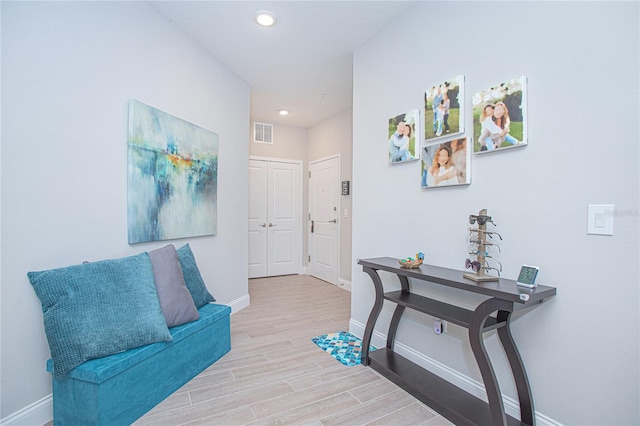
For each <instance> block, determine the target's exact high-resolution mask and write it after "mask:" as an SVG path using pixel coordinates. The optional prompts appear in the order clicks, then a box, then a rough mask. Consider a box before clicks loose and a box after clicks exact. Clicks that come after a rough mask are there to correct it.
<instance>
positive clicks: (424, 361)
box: [349, 318, 562, 426]
mask: <svg viewBox="0 0 640 426" xmlns="http://www.w3.org/2000/svg"><path fill="white" fill-rule="evenodd" d="M364 329H365V325H364V324H362V323H360V322H359V321H356V320H354V319H353V318H351V320H350V321H349V333H351V334H353V335H355V336H359V337H362V336H363V335H364ZM371 345H373V346H375V347H376V348H384V347H385V346H386V345H387V336H386V335H384V334H382V333H380V332H379V331H376V330H374V331H373V335H372V336H371ZM394 351H395V352H397V353H398V354H399V355H402V356H403V357H405V358H406V359H408V360H409V361H412V362H414V363H416V364H418V365H419V366H421V367H422V368H424V369H426V370H428V371H429V372H431V373H433V374H436V375H438V376H439V377H441V378H443V379H444V380H446V381H448V382H449V383H451V384H454V385H456V386H457V387H459V388H460V389H463V390H465V391H467V392H469V393H470V394H472V395H474V396H476V397H477V398H480V399H482V400H483V401H485V402H486V401H487V393H486V391H485V389H484V385H483V384H482V383H480V382H478V381H477V380H474V379H472V378H471V377H468V376H465V375H464V374H461V373H460V372H458V371H456V370H454V369H452V368H450V367H448V366H446V365H444V364H442V363H440V362H438V361H436V360H434V359H432V358H429V357H428V356H426V355H425V354H423V353H420V352H418V351H416V350H415V349H413V348H411V347H410V346H407V345H405V344H403V343H401V342H399V341H397V340H396V341H395V343H394ZM502 400H503V402H504V410H505V412H506V413H507V414H508V415H510V416H511V417H513V418H515V419H519V418H520V404H519V403H518V401H517V400H515V399H513V398H511V397H508V396H505V395H502ZM535 416H536V423H537V424H538V425H539V426H562V423H559V422H557V421H555V420H553V419H551V418H549V417H547V416H545V415H544V414H541V413H539V412H537V411H536V413H535Z"/></svg>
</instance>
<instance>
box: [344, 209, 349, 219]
mask: <svg viewBox="0 0 640 426" xmlns="http://www.w3.org/2000/svg"><path fill="white" fill-rule="evenodd" d="M344 217H349V210H348V209H344Z"/></svg>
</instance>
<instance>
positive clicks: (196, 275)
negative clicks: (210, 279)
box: [178, 244, 216, 308]
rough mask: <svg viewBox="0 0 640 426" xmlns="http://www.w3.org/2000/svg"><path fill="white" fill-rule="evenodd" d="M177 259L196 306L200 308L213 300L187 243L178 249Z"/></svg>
mask: <svg viewBox="0 0 640 426" xmlns="http://www.w3.org/2000/svg"><path fill="white" fill-rule="evenodd" d="M178 260H179V261H180V267H182V275H183V276H184V283H185V284H186V285H187V288H188V289H189V293H191V297H192V298H193V303H195V305H196V308H201V307H203V306H204V305H206V304H207V303H211V302H215V301H216V299H215V298H214V297H213V296H212V295H211V293H209V290H207V286H206V285H205V284H204V280H203V279H202V275H200V270H199V269H198V265H196V259H195V257H193V252H192V251H191V247H189V244H185V245H184V246H182V247H180V248H179V249H178Z"/></svg>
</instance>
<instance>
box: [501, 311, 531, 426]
mask: <svg viewBox="0 0 640 426" xmlns="http://www.w3.org/2000/svg"><path fill="white" fill-rule="evenodd" d="M497 318H498V321H505V322H506V326H505V327H501V328H499V329H498V337H499V338H500V342H501V343H502V347H503V348H504V351H505V354H506V355H507V359H508V360H509V365H510V366H511V372H512V373H513V379H514V381H515V382H516V389H517V391H518V400H519V402H520V421H521V422H522V423H526V424H528V425H530V426H535V410H534V407H533V397H532V396H531V387H530V386H529V379H528V378H527V372H526V371H525V369H524V364H523V363H522V358H521V357H520V352H518V348H517V347H516V343H515V341H514V340H513V336H512V335H511V328H510V324H511V312H508V311H498V317H497Z"/></svg>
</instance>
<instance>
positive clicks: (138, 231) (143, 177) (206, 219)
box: [127, 100, 218, 244]
mask: <svg viewBox="0 0 640 426" xmlns="http://www.w3.org/2000/svg"><path fill="white" fill-rule="evenodd" d="M128 157H129V158H128V173H129V176H128V194H127V195H128V205H127V210H128V211H127V216H128V234H129V244H135V243H142V242H147V241H159V240H171V239H176V238H185V237H195V236H202V235H215V234H216V232H217V180H218V134H217V133H214V132H211V131H209V130H206V129H203V128H202V127H198V126H196V125H194V124H191V123H189V122H187V121H184V120H182V119H180V118H177V117H174V116H172V115H170V114H167V113H166V112H163V111H160V110H158V109H156V108H153V107H151V106H149V105H145V104H143V103H141V102H139V101H136V100H131V101H130V104H129V134H128Z"/></svg>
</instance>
